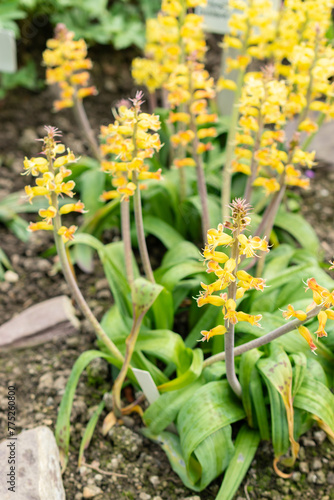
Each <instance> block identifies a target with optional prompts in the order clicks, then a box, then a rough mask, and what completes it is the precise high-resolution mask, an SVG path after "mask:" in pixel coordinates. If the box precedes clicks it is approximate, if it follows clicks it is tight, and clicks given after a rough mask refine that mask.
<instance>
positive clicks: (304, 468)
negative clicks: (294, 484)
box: [299, 462, 309, 474]
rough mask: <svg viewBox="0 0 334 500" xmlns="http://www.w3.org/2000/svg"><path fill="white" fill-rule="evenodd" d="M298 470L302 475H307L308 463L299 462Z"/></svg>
mask: <svg viewBox="0 0 334 500" xmlns="http://www.w3.org/2000/svg"><path fill="white" fill-rule="evenodd" d="M299 470H300V472H302V473H303V474H308V472H309V467H308V463H307V462H300V463H299Z"/></svg>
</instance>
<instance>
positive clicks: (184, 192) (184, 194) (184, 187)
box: [179, 167, 187, 204]
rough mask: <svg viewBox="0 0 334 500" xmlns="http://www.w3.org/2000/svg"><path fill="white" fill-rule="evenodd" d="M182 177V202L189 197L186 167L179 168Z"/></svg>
mask: <svg viewBox="0 0 334 500" xmlns="http://www.w3.org/2000/svg"><path fill="white" fill-rule="evenodd" d="M179 179H180V204H181V203H183V202H184V200H185V199H186V197H187V178H186V170H185V167H180V168H179Z"/></svg>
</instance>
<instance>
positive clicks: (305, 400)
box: [293, 371, 334, 432]
mask: <svg viewBox="0 0 334 500" xmlns="http://www.w3.org/2000/svg"><path fill="white" fill-rule="evenodd" d="M293 404H294V406H295V407H296V408H300V409H301V410H305V411H308V412H309V413H311V414H312V415H316V416H317V417H318V418H319V419H320V420H322V421H323V422H325V424H326V425H328V427H329V428H330V429H332V431H333V432H334V395H333V394H332V392H331V391H330V389H328V387H326V386H325V385H324V384H322V383H321V382H319V381H318V380H315V379H314V378H313V376H312V372H309V371H307V374H306V375H305V377H304V380H303V383H302V385H301V386H300V388H299V390H298V392H297V394H296V396H295V399H294V402H293Z"/></svg>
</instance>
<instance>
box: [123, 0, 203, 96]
mask: <svg viewBox="0 0 334 500" xmlns="http://www.w3.org/2000/svg"><path fill="white" fill-rule="evenodd" d="M206 2H207V0H163V2H162V5H161V12H160V13H159V14H158V16H157V18H156V19H149V20H148V21H147V24H146V40H147V43H146V46H145V57H144V58H139V57H138V58H136V59H134V61H133V63H132V75H133V78H134V79H135V81H136V82H137V83H138V84H139V85H146V86H147V88H148V89H149V91H150V92H151V93H152V92H154V91H155V90H156V89H159V88H161V87H163V86H164V84H165V83H166V82H167V81H168V78H169V75H170V74H171V73H172V72H173V71H174V70H175V67H176V66H177V65H178V64H181V63H183V62H184V61H185V59H186V58H187V56H190V55H191V54H193V53H194V52H196V55H197V60H200V61H202V60H203V58H204V54H205V52H206V43H205V38H204V32H203V29H202V17H201V16H198V15H196V14H193V13H192V12H189V13H188V12H187V10H188V9H193V8H194V7H198V6H205V5H206Z"/></svg>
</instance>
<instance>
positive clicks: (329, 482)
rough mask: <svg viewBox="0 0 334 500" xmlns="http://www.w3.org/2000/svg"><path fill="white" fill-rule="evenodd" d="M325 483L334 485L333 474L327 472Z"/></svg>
mask: <svg viewBox="0 0 334 500" xmlns="http://www.w3.org/2000/svg"><path fill="white" fill-rule="evenodd" d="M327 483H328V484H334V472H329V473H328V474H327Z"/></svg>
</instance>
